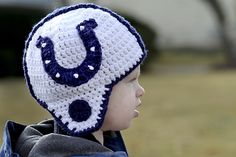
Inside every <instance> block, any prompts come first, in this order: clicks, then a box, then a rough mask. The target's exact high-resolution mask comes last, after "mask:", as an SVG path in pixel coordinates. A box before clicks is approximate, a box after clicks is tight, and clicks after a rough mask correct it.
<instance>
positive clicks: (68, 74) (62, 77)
mask: <svg viewBox="0 0 236 157" xmlns="http://www.w3.org/2000/svg"><path fill="white" fill-rule="evenodd" d="M96 27H97V23H96V21H95V20H94V19H89V20H85V21H83V22H82V23H80V24H79V25H78V26H77V27H76V29H77V30H78V33H79V36H80V38H81V39H82V41H83V44H84V46H85V49H86V52H87V55H86V58H85V60H84V61H83V62H82V63H81V64H80V65H79V66H78V67H75V68H71V69H66V68H64V67H62V66H60V65H59V64H58V63H57V61H56V58H55V51H54V44H53V41H52V40H51V39H50V38H49V37H41V36H39V38H38V40H37V43H36V46H37V48H39V49H41V52H42V53H41V56H42V61H43V66H44V69H45V71H46V72H47V74H48V75H49V76H50V77H51V78H52V79H53V80H54V81H55V82H57V83H59V84H63V85H68V86H72V87H76V86H79V85H81V84H84V83H87V82H88V81H89V80H90V79H91V78H93V76H94V75H95V74H96V73H97V72H98V70H99V69H100V66H101V62H102V49H101V45H100V43H99V41H98V38H97V37H96V35H95V32H94V31H93V29H94V28H96Z"/></svg>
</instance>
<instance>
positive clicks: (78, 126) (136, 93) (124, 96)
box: [0, 4, 146, 157]
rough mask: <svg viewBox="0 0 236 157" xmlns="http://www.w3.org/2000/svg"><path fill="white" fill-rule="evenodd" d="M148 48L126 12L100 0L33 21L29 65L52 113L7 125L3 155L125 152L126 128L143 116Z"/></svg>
mask: <svg viewBox="0 0 236 157" xmlns="http://www.w3.org/2000/svg"><path fill="white" fill-rule="evenodd" d="M145 57H146V49H145V46H144V44H143V41H142V39H141V37H140V36H139V34H138V33H137V32H136V30H135V29H134V28H133V27H132V26H131V25H130V24H129V23H128V22H127V21H126V20H125V19H124V18H122V17H121V16H119V15H117V14H116V13H114V12H112V11H111V10H108V9H106V8H102V7H100V6H97V5H94V4H79V5H74V6H69V7H64V8H61V9H57V10H55V11H54V12H52V13H51V14H49V15H48V16H46V17H45V18H44V19H42V20H41V21H40V22H39V23H38V24H37V25H35V26H34V28H33V30H32V32H31V33H30V35H29V37H28V40H27V41H26V47H25V51H24V57H23V68H24V72H25V78H26V82H27V84H28V87H29V90H30V93H31V94H32V96H33V97H34V98H35V99H36V101H37V102H38V103H39V104H40V105H41V106H42V107H44V108H45V109H46V110H48V111H49V112H50V113H51V114H52V116H53V117H54V119H53V120H47V121H44V122H41V123H39V124H36V125H30V126H24V125H21V124H17V123H14V122H8V123H7V124H6V128H5V132H4V143H3V145H2V148H1V151H0V156H1V157H2V156H20V157H33V156H35V157H53V156H55V157H60V156H68V157H72V156H73V157H82V156H91V157H109V156H110V157H111V156H112V157H118V156H119V157H125V156H128V154H127V151H126V148H125V145H124V142H123V140H122V137H121V134H120V132H119V131H120V130H123V129H127V128H128V127H129V126H130V123H131V121H132V119H133V118H135V117H137V116H138V115H139V112H138V111H137V110H136V108H137V107H138V106H139V105H140V104H141V101H140V97H141V96H142V95H143V94H144V89H143V88H142V87H141V86H140V85H139V82H138V77H139V74H140V64H141V63H142V62H143V60H144V59H145Z"/></svg>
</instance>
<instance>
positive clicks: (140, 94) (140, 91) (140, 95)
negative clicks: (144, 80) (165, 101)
mask: <svg viewBox="0 0 236 157" xmlns="http://www.w3.org/2000/svg"><path fill="white" fill-rule="evenodd" d="M144 93H145V90H144V88H143V87H142V86H141V85H139V89H138V91H137V95H136V96H137V97H138V98H139V97H142V96H143V95H144Z"/></svg>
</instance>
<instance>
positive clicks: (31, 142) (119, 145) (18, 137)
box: [0, 120, 128, 157]
mask: <svg viewBox="0 0 236 157" xmlns="http://www.w3.org/2000/svg"><path fill="white" fill-rule="evenodd" d="M56 126H57V125H55V122H54V121H53V120H47V121H44V122H42V123H39V124H36V125H30V126H25V125H21V124H17V123H15V122H12V121H8V122H7V123H6V126H5V128H4V134H3V144H2V146H1V149H0V157H25V156H27V157H62V156H63V157H128V155H127V151H126V148H125V145H124V142H123V139H122V136H121V134H120V132H106V133H104V146H103V145H101V144H100V143H99V142H98V141H97V140H96V139H95V138H94V137H93V136H92V135H86V136H81V137H72V136H68V135H66V134H65V133H64V132H63V131H61V130H60V129H58V127H56Z"/></svg>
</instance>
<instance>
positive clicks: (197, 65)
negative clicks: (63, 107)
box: [0, 0, 236, 157]
mask: <svg viewBox="0 0 236 157" xmlns="http://www.w3.org/2000/svg"><path fill="white" fill-rule="evenodd" d="M80 2H90V3H96V4H99V5H101V6H104V7H108V8H110V9H112V10H114V11H116V12H118V13H119V14H121V15H123V16H124V17H125V18H126V19H128V20H129V21H130V22H131V24H132V25H133V26H134V27H135V28H136V29H137V31H138V32H139V33H140V34H141V36H142V37H143V39H144V42H145V43H146V46H147V48H148V50H149V56H148V58H147V60H146V62H145V64H143V66H142V75H141V78H140V82H141V84H142V86H143V87H144V88H145V90H146V94H145V96H144V97H143V99H142V106H141V107H140V111H141V114H140V117H139V118H138V119H135V120H134V123H133V125H132V126H131V128H130V129H128V130H126V131H124V132H123V134H124V138H125V140H126V143H127V147H128V150H129V154H130V156H131V157H144V156H159V157H170V156H171V157H226V156H227V157H234V156H235V154H236V149H235V148H236V94H235V93H236V71H235V69H236V1H235V0H149V1H137V0H129V1H127V0H119V1H115V0H110V1H102V0H87V1H79V0H20V1H19V0H0V21H1V22H0V34H1V38H0V130H1V131H0V133H1V134H0V137H1V138H2V131H3V127H4V124H5V122H6V121H7V120H13V121H17V122H19V123H23V124H30V123H36V122H38V121H40V120H44V119H47V118H49V117H50V116H49V115H48V114H47V112H46V111H44V110H43V109H42V108H41V107H39V105H38V104H37V103H36V102H35V101H34V100H33V98H31V96H30V94H29V92H28V89H27V87H26V85H25V81H24V78H23V71H22V54H23V49H24V42H25V40H26V38H27V36H28V34H29V32H30V31H31V29H32V27H33V25H34V24H35V23H36V22H38V21H39V20H40V19H41V18H43V17H44V16H45V15H47V14H48V13H49V12H51V11H52V10H53V9H55V8H57V7H61V6H66V5H70V4H76V3H80ZM1 141H2V139H0V142H1Z"/></svg>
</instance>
